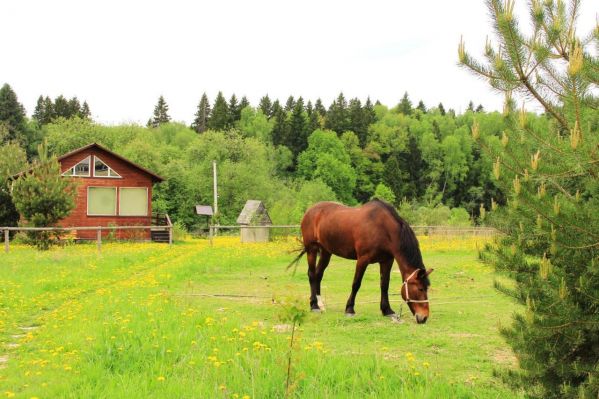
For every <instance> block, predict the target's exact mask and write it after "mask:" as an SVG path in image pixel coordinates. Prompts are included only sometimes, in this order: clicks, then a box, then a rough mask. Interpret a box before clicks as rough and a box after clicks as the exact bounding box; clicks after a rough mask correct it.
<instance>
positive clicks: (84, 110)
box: [79, 101, 92, 120]
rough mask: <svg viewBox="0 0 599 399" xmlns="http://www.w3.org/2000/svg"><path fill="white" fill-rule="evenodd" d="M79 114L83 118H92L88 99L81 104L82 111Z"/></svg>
mask: <svg viewBox="0 0 599 399" xmlns="http://www.w3.org/2000/svg"><path fill="white" fill-rule="evenodd" d="M79 116H80V117H81V118H83V119H88V120H91V119H92V112H91V111H90V109H89V104H88V103H87V101H83V105H82V106H81V113H80V114H79Z"/></svg>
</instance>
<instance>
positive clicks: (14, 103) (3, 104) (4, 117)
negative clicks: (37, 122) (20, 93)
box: [0, 83, 25, 142]
mask: <svg viewBox="0 0 599 399" xmlns="http://www.w3.org/2000/svg"><path fill="white" fill-rule="evenodd" d="M0 124H1V125H2V126H3V128H4V129H6V131H7V132H8V134H7V135H6V137H4V140H5V141H12V140H19V141H23V142H24V141H25V108H24V107H23V105H21V103H19V100H18V99H17V94H16V93H15V92H14V91H13V89H12V88H11V87H10V86H9V85H8V84H7V83H5V84H4V86H2V88H0Z"/></svg>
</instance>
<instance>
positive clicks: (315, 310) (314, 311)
mask: <svg viewBox="0 0 599 399" xmlns="http://www.w3.org/2000/svg"><path fill="white" fill-rule="evenodd" d="M321 312H322V310H320V309H312V313H321Z"/></svg>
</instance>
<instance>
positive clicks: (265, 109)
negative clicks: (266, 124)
mask: <svg viewBox="0 0 599 399" xmlns="http://www.w3.org/2000/svg"><path fill="white" fill-rule="evenodd" d="M258 108H260V109H261V110H262V113H263V114H264V115H266V117H267V118H268V119H270V118H271V117H272V102H271V101H270V97H268V94H267V95H265V96H264V97H262V98H261V99H260V104H259V105H258Z"/></svg>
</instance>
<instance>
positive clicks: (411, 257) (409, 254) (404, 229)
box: [371, 198, 430, 287]
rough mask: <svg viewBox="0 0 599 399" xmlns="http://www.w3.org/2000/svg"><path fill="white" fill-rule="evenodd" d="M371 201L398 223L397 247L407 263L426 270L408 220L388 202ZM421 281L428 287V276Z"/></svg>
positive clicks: (376, 199)
mask: <svg viewBox="0 0 599 399" xmlns="http://www.w3.org/2000/svg"><path fill="white" fill-rule="evenodd" d="M371 203H374V204H375V205H377V206H379V207H382V208H384V209H386V210H387V211H388V212H389V213H390V214H391V216H393V218H394V219H395V220H397V223H399V226H400V227H399V249H400V251H401V253H402V255H403V256H404V257H405V258H406V260H407V261H408V263H409V264H410V265H412V266H414V267H415V268H417V269H420V270H426V267H425V266H424V262H423V261H422V253H421V252H420V245H418V239H417V238H416V234H415V233H414V230H412V228H411V227H410V225H409V224H408V222H406V221H405V220H404V219H402V217H401V216H399V213H397V211H396V210H395V208H394V207H393V206H391V205H390V204H388V203H386V202H385V201H382V200H380V199H378V198H375V199H373V200H372V201H371ZM421 281H422V284H424V286H425V287H428V286H429V285H430V280H429V279H428V276H425V277H423V278H421Z"/></svg>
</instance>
